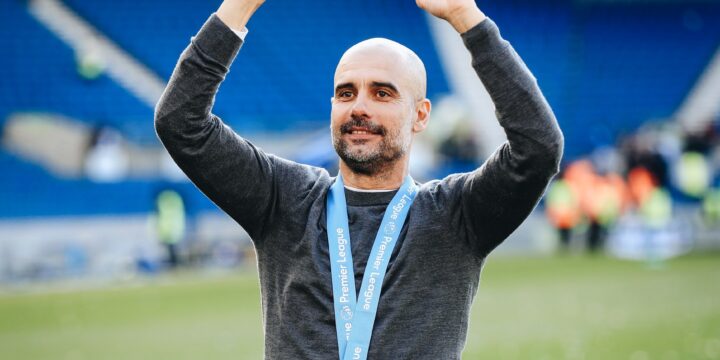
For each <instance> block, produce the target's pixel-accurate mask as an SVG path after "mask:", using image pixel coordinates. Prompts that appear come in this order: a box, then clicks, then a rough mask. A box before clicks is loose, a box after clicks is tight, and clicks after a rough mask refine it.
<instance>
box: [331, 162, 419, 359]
mask: <svg viewBox="0 0 720 360" xmlns="http://www.w3.org/2000/svg"><path fill="white" fill-rule="evenodd" d="M416 194H417V186H416V185H415V182H414V181H413V180H412V178H411V177H410V176H408V177H407V178H405V182H403V185H402V186H401V187H400V190H398V192H397V193H396V194H395V196H394V197H393V199H392V201H390V204H388V207H387V209H386V210H385V215H384V216H383V220H382V223H380V228H379V229H378V232H377V235H376V236H375V242H374V243H373V247H372V250H371V251H370V257H369V258H368V261H367V265H366V267H365V274H364V275H363V280H362V285H361V287H360V296H359V297H360V298H359V300H358V299H356V298H355V293H356V292H355V271H354V270H353V260H352V251H351V250H350V226H349V225H348V217H347V203H346V202H345V186H344V185H343V181H342V177H341V176H340V175H338V177H337V179H336V180H335V183H334V184H333V185H332V187H331V188H330V193H329V194H328V197H327V233H328V248H329V252H330V270H331V273H332V284H333V302H334V306H335V329H336V331H337V340H338V350H339V355H340V360H348V359H366V358H367V353H368V348H369V347H370V338H371V337H372V329H373V324H374V323H375V315H376V313H377V307H378V303H379V300H380V291H381V289H382V284H383V279H384V278H385V272H386V271H387V266H388V263H389V262H390V255H391V254H392V251H393V249H394V248H395V244H396V243H397V240H398V237H399V236H400V230H401V229H402V225H403V223H405V218H406V217H407V214H408V210H409V209H410V205H412V202H413V200H415V195H416Z"/></svg>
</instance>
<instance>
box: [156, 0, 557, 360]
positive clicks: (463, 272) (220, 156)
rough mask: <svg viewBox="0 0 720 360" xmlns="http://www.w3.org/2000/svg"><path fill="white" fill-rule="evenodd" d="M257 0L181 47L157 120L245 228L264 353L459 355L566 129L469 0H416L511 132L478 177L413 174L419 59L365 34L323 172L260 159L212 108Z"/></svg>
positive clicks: (234, 8)
mask: <svg viewBox="0 0 720 360" xmlns="http://www.w3.org/2000/svg"><path fill="white" fill-rule="evenodd" d="M262 3H263V1H261V0H226V1H225V2H223V3H222V5H221V6H220V8H219V9H218V11H217V13H216V14H215V15H212V16H211V17H210V19H209V20H208V21H207V22H206V23H205V25H204V26H203V28H202V29H201V30H200V31H199V33H198V34H197V36H196V37H194V38H193V40H192V42H191V44H190V45H189V46H188V48H187V49H186V50H185V51H184V52H183V54H182V55H181V57H180V60H179V62H178V64H177V67H176V69H175V71H174V73H173V75H172V78H171V80H170V83H169V84H168V87H167V89H166V90H165V93H164V94H163V97H162V99H161V100H160V102H159V104H158V106H157V110H156V116H155V126H156V130H157V132H158V135H159V137H160V139H161V140H162V142H163V144H164V145H165V147H166V148H167V149H168V151H169V152H170V154H171V155H172V156H173V158H174V159H175V161H176V162H177V163H178V165H179V166H180V167H181V168H182V169H183V171H185V173H186V174H187V175H188V176H189V177H190V179H192V180H193V181H194V182H195V184H196V185H197V186H198V188H200V190H202V191H203V192H204V193H205V194H206V195H207V196H208V197H209V198H210V199H212V200H213V201H214V202H215V203H216V204H217V205H218V206H219V207H220V208H222V209H223V210H224V211H225V212H227V213H228V214H229V215H230V216H231V217H232V218H233V219H235V220H236V221H237V222H238V223H239V224H240V225H242V226H243V228H245V230H247V232H248V233H249V234H250V236H251V237H252V239H253V243H254V246H255V249H256V251H257V258H258V269H259V275H260V285H261V293H262V308H263V320H264V327H265V357H266V358H267V359H338V357H339V358H341V359H348V358H361V359H362V358H365V357H366V356H367V358H370V359H434V360H435V359H459V358H460V356H461V352H462V349H463V347H464V344H465V337H466V332H467V325H468V315H469V312H470V306H471V304H472V301H473V299H474V297H475V294H476V291H477V287H478V282H479V275H480V270H481V269H482V266H483V263H484V261H485V258H486V256H487V255H488V253H489V252H490V251H491V250H492V249H494V248H495V247H496V246H497V245H498V244H500V243H501V242H502V241H503V240H504V239H505V238H506V237H507V236H508V235H509V234H510V233H511V232H512V231H513V230H514V229H515V228H516V227H517V226H518V225H519V224H520V223H521V222H522V221H523V220H524V219H525V217H527V215H528V214H529V213H530V212H531V211H532V209H533V208H534V206H535V205H536V203H537V201H538V199H539V198H540V197H541V195H542V193H543V191H544V189H545V187H546V186H547V184H548V182H549V180H550V179H551V178H552V176H553V175H554V174H555V173H556V172H557V171H558V163H559V161H560V157H561V152H562V135H561V133H560V130H559V128H558V126H557V123H556V121H555V118H554V116H553V114H552V111H551V110H550V108H549V106H548V104H547V103H546V101H545V99H544V98H543V96H542V94H541V93H540V90H539V89H538V87H537V85H536V82H535V79H534V78H533V77H532V75H531V74H530V73H529V71H528V70H527V68H526V67H525V66H524V64H523V63H522V61H521V60H520V59H519V58H518V56H517V54H515V52H514V50H513V49H512V47H510V45H509V44H508V43H507V42H505V41H504V40H502V38H501V37H500V35H499V32H498V29H497V27H496V26H495V24H494V23H493V22H492V21H491V20H489V19H486V18H485V15H484V14H483V13H482V12H481V11H480V9H479V8H478V7H477V6H476V5H475V2H474V1H472V0H418V1H417V4H418V5H419V7H420V8H422V9H424V10H426V11H427V12H429V13H430V14H432V15H434V16H437V17H440V18H442V19H445V20H447V21H448V22H449V23H450V24H451V25H452V26H453V27H454V28H455V29H456V30H457V31H458V33H460V34H461V36H462V38H463V40H464V42H465V44H466V46H467V48H468V49H469V51H470V53H471V54H472V57H473V67H474V68H475V70H476V72H477V73H478V75H479V77H480V79H481V80H482V82H483V83H484V84H485V86H486V88H487V89H488V91H489V93H490V95H491V97H492V99H493V100H494V102H495V105H496V108H497V113H498V118H499V120H500V124H501V125H502V126H503V127H504V129H505V132H506V134H507V136H508V142H507V143H505V144H504V145H503V146H502V147H500V148H499V149H498V150H497V151H496V152H495V154H494V155H492V157H491V158H490V159H488V161H487V162H486V163H485V164H484V165H483V166H482V167H481V168H479V169H477V170H475V171H473V172H470V173H464V174H454V175H450V176H448V177H447V178H445V179H443V180H436V181H431V182H428V183H425V184H416V183H415V182H413V181H412V180H411V179H410V178H409V176H408V156H409V150H410V147H411V144H412V140H413V136H414V135H415V134H416V133H418V132H421V131H422V130H423V129H424V128H425V126H426V125H427V122H428V120H429V116H430V111H431V107H430V101H429V100H427V99H426V98H425V81H426V80H425V69H424V67H423V66H422V62H421V61H420V59H418V58H417V56H416V55H415V54H414V53H413V52H412V51H410V50H409V49H407V48H405V47H403V46H402V45H399V44H397V43H394V42H391V41H389V40H385V39H372V40H368V41H364V42H361V43H359V44H357V45H355V46H353V47H352V48H350V49H349V50H348V51H347V52H346V53H345V54H344V55H343V56H342V58H341V59H340V62H339V64H338V66H337V68H336V70H335V79H334V82H335V86H334V88H335V91H334V97H333V98H332V113H331V115H330V117H331V122H330V128H331V133H332V137H333V145H334V146H335V149H336V150H337V152H338V155H339V156H340V173H339V175H338V176H337V177H332V176H331V175H330V174H328V173H327V171H325V170H323V169H318V168H313V167H310V166H305V165H301V164H297V163H294V162H291V161H288V160H285V159H281V158H278V157H276V156H273V155H270V154H266V153H265V152H263V151H262V150H260V149H258V148H256V147H254V146H253V145H252V144H250V143H249V142H248V141H246V140H244V139H242V138H241V137H239V136H238V135H237V134H235V133H234V132H233V131H232V130H231V129H230V128H228V127H226V126H225V125H223V124H222V122H221V121H220V119H219V118H218V117H216V116H215V115H213V114H211V108H212V104H213V101H214V96H215V93H216V91H217V89H218V87H219V85H220V83H221V82H222V80H223V79H224V76H225V74H226V73H227V71H228V68H229V66H230V64H231V63H232V61H233V60H234V58H235V56H236V55H237V53H238V50H239V48H240V45H241V44H242V42H243V40H241V36H244V35H245V31H244V29H245V25H246V23H247V21H248V20H249V18H250V17H251V15H252V14H253V13H254V12H255V10H257V9H258V8H259V7H260V5H261V4H262ZM259 31H261V30H259ZM238 35H239V36H238ZM237 70H238V71H242V69H237ZM386 209H387V212H386ZM408 210H409V211H408ZM366 268H367V269H368V271H367V273H366V271H365V270H366ZM352 279H354V280H355V281H352ZM358 290H359V291H358Z"/></svg>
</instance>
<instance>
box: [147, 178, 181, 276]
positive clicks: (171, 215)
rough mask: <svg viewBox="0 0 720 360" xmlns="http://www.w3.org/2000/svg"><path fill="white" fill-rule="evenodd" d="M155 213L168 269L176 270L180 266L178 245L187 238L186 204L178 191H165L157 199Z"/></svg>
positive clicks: (158, 235) (156, 226) (157, 229)
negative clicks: (165, 252)
mask: <svg viewBox="0 0 720 360" xmlns="http://www.w3.org/2000/svg"><path fill="white" fill-rule="evenodd" d="M155 211H156V212H155V217H154V220H155V221H154V222H155V229H156V231H157V237H158V240H160V243H161V244H162V245H163V246H164V247H165V249H166V250H167V260H166V263H167V265H168V267H169V268H170V269H174V268H176V267H177V266H178V265H180V257H179V255H178V244H179V243H180V242H181V241H182V240H183V238H185V228H186V217H185V203H184V202H183V199H182V196H180V194H179V193H178V192H177V191H175V190H171V189H167V190H163V191H161V192H160V193H159V194H158V196H157V197H156V198H155Z"/></svg>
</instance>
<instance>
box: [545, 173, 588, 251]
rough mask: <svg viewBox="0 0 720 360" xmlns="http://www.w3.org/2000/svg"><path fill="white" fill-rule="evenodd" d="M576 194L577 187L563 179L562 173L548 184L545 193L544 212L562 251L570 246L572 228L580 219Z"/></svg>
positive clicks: (578, 201) (580, 213) (580, 214)
mask: <svg viewBox="0 0 720 360" xmlns="http://www.w3.org/2000/svg"><path fill="white" fill-rule="evenodd" d="M578 195H579V194H578V193H577V189H576V188H575V187H573V186H572V185H571V184H570V183H569V182H568V181H567V180H566V179H565V176H564V174H561V175H560V176H558V179H556V180H555V181H553V182H552V183H551V184H550V187H549V188H548V192H547V194H546V195H545V214H546V215H547V217H548V220H549V221H550V224H551V225H552V226H553V228H555V230H556V231H557V235H558V239H559V241H560V244H559V245H560V250H562V251H567V250H568V249H569V248H570V239H571V238H572V232H573V229H574V228H575V227H576V226H577V225H578V224H579V223H580V220H581V219H582V212H581V210H580V199H579V196H578Z"/></svg>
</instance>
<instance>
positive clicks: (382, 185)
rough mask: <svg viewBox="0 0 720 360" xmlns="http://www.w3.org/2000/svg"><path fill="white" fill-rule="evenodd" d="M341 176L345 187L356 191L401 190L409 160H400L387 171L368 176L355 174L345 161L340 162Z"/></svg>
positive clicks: (386, 169) (390, 165) (389, 166)
mask: <svg viewBox="0 0 720 360" xmlns="http://www.w3.org/2000/svg"><path fill="white" fill-rule="evenodd" d="M340 174H341V175H342V177H343V183H344V184H345V185H347V186H350V187H353V188H356V189H361V190H394V189H399V188H400V186H402V184H403V181H405V177H406V176H407V174H408V161H407V158H403V159H399V160H398V161H396V162H394V163H393V164H389V165H388V166H387V167H386V168H385V169H382V170H380V171H378V172H377V173H375V174H371V175H368V174H359V173H356V172H353V171H352V169H350V167H348V166H347V165H346V164H345V162H344V161H342V160H340Z"/></svg>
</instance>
